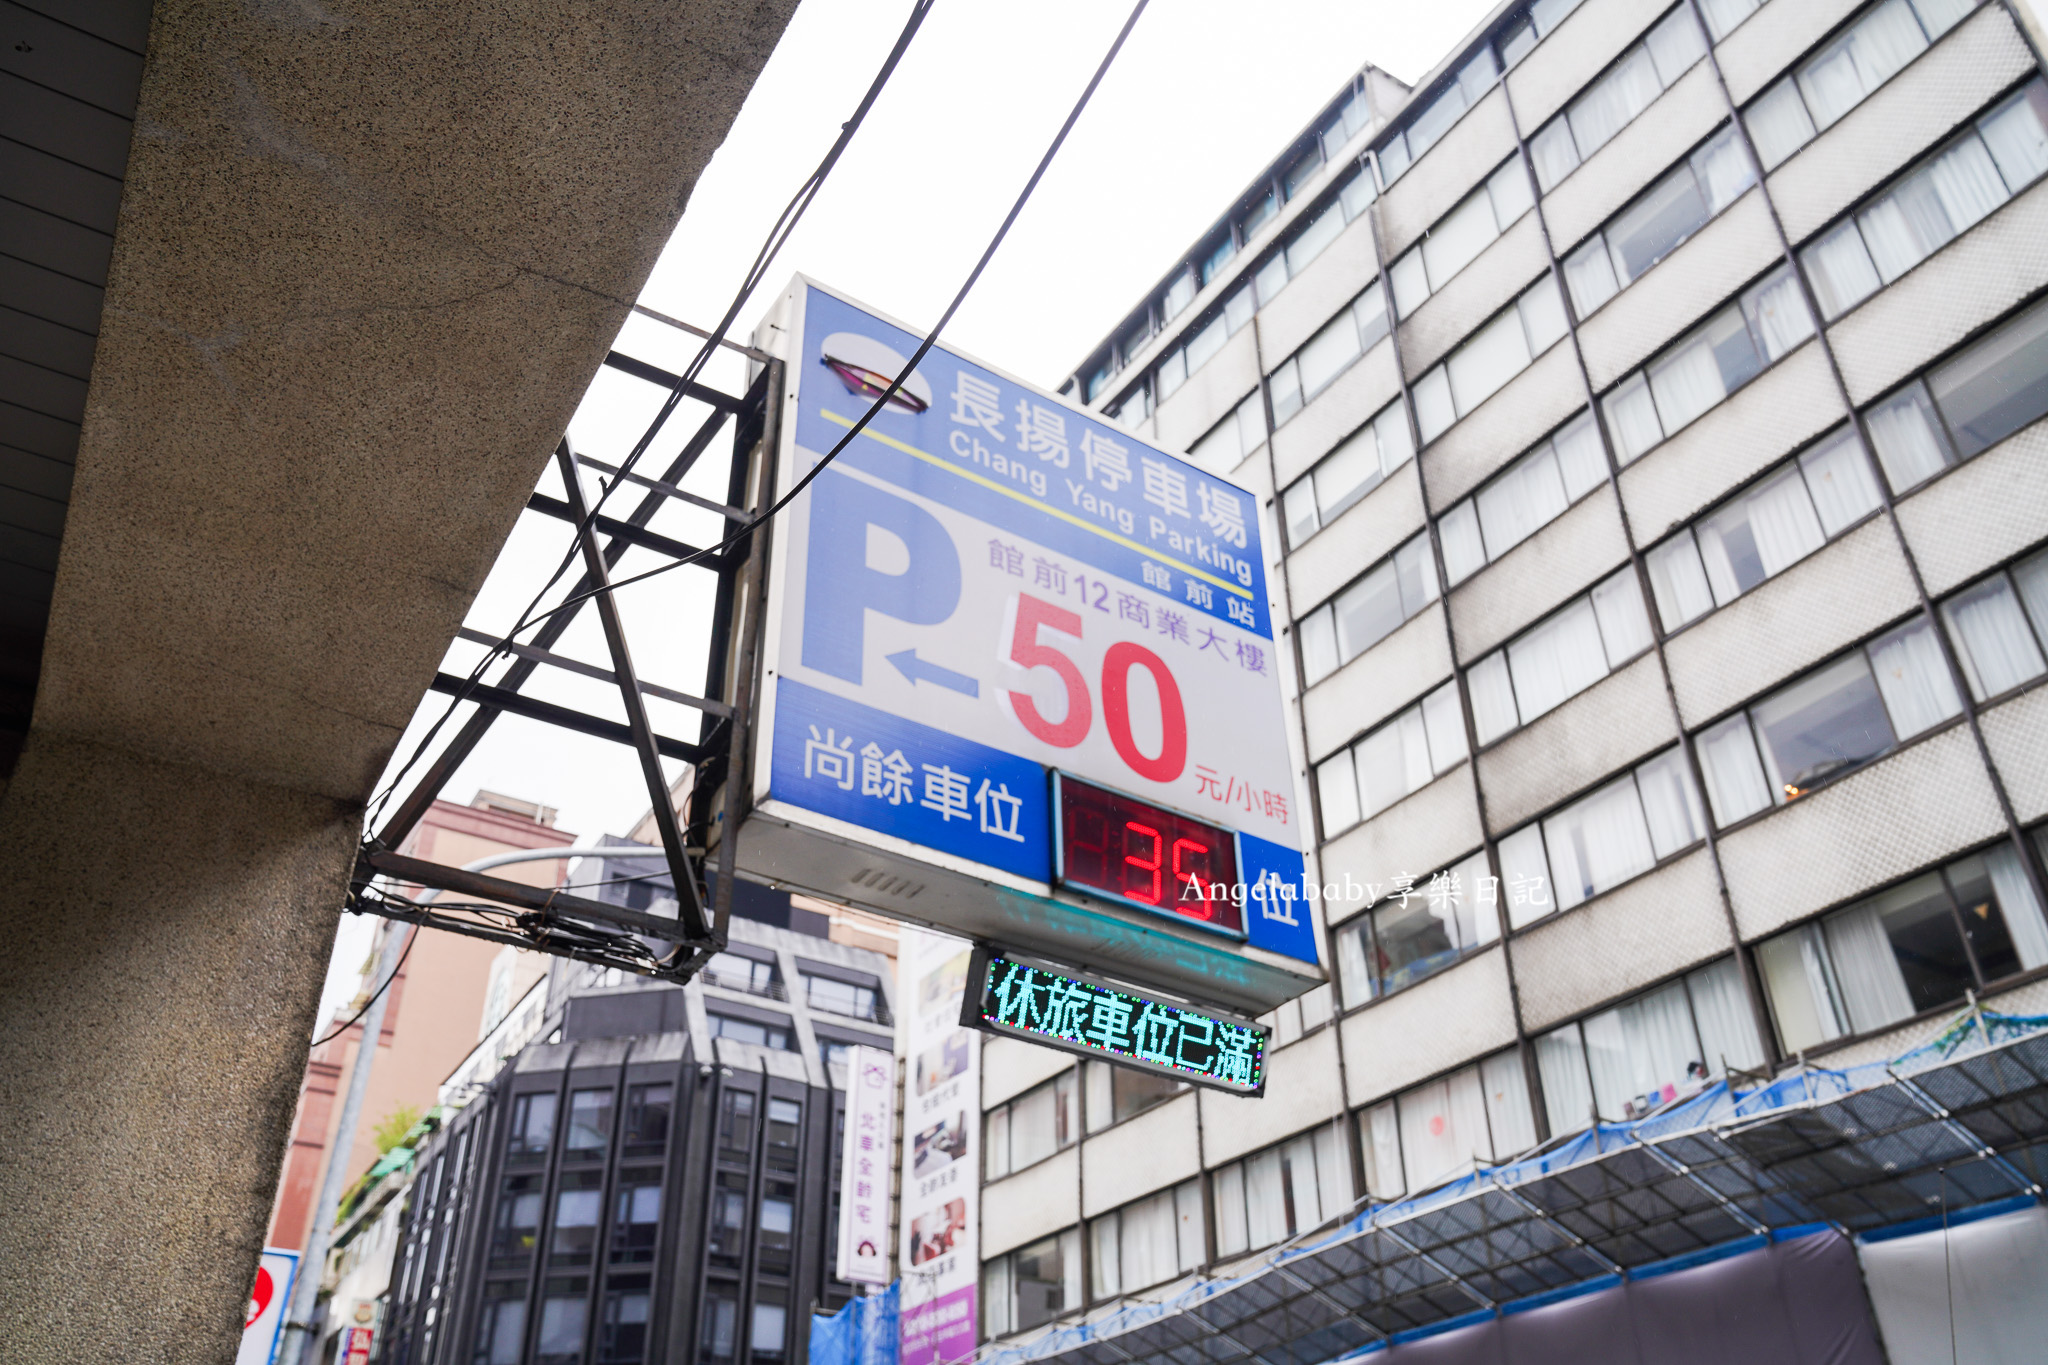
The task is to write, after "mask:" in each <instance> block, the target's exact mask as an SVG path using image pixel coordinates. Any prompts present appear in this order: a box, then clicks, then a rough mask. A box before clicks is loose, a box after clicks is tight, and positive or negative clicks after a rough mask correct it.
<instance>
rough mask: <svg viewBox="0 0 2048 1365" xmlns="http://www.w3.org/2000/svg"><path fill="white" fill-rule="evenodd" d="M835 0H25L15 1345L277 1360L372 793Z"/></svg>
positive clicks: (18, 218)
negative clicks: (746, 131)
mask: <svg viewBox="0 0 2048 1365" xmlns="http://www.w3.org/2000/svg"><path fill="white" fill-rule="evenodd" d="M792 8H793V3H792V0H733V2H732V3H718V2H717V0H669V2H668V3H660V2H658V0H626V3H621V4H616V5H608V6H596V7H586V6H579V5H568V4H560V3H552V2H550V0H494V2H493V3H484V4H438V5H431V6H419V5H413V4H401V3H397V2H396V0H263V3H248V4H229V3H225V2H224V0H162V3H159V4H157V5H156V6H155V7H154V10H153V11H152V9H151V7H150V6H149V5H148V4H147V3H145V2H143V0H92V2H91V3H84V2H82V0H79V2H74V3H65V4H57V3H54V0H21V2H20V3H6V4H4V5H0V20H4V22H5V25H6V30H5V41H4V43H0V165H4V166H5V167H6V168H7V169H5V171H4V172H0V181H4V182H5V186H4V188H0V195H4V197H5V199H6V201H7V202H6V205H5V208H6V212H5V213H4V214H0V262H4V265H5V268H4V269H0V308H5V309H8V310H10V311H8V312H5V313H0V319H6V320H5V321H0V454H4V459H0V599H4V601H0V629H4V631H5V632H6V638H5V640H4V642H0V652H4V654H5V656H6V660H7V663H8V665H9V667H7V668H0V691H4V692H5V695H4V697H0V727H9V736H10V737H9V740H8V743H7V745H6V746H5V747H7V748H9V749H12V748H13V747H14V746H15V745H16V744H18V745H19V757H18V761H17V762H16V763H15V764H14V766H13V768H12V772H11V775H10V776H9V778H8V781H7V785H6V790H5V794H4V797H0V878H4V884H5V886H6V888H7V893H8V894H7V895H6V897H5V898H4V901H0V943H4V948H0V1105H4V1111H5V1113H6V1116H7V1123H6V1135H5V1137H4V1139H0V1209H5V1210H6V1214H5V1217H4V1218H0V1265H5V1266H7V1267H8V1269H7V1272H6V1274H5V1275H0V1324H4V1328H5V1330H6V1331H7V1333H8V1337H9V1349H8V1352H7V1354H8V1355H9V1357H10V1358H11V1359H17V1360H24V1361H72V1360H77V1361H86V1360H91V1361H100V1360H107V1359H115V1358H121V1359H147V1360H166V1361H169V1360H224V1359H227V1358H228V1356H229V1355H230V1354H231V1353H232V1349H233V1341H234V1338H235V1336H236V1334H237V1332H238V1330H239V1325H240V1322H241V1312H242V1307H243V1302H244V1296H245V1294H246V1293H247V1290H248V1285H249V1282H250V1279H251V1277H252V1275H253V1273H254V1266H255V1260H256V1254H257V1250H258V1247H259V1244H260V1241H261V1238H262V1235H263V1227H264V1220H265V1217H266V1215H267V1212H268V1210H269V1206H270V1201H271V1194H272V1190H273V1188H274V1185H275V1182H276V1179H277V1173H278V1161H279V1156H280V1153H281V1151H282V1148H283V1144H284V1139H285V1134H286V1130H287V1127H288V1125H289V1123H290V1121H291V1109H292V1103H293V1099H294V1096H295V1094H296V1090H297V1084H298V1080H299V1076H300V1072H301V1069H302V1067H303V1065H304V1060H305V1048H306V1042H307V1039H308V1037H309V1029H310V1027H311V1023H312V1016H313V1011H314V1007H315V1003H316V1000H317V997H318V994H319V990H320V983H321V977H322V973H323V970H324V967H325V964H326V958H327V953H328V947H329V944H330V942H331V940H332V936H333V933H334V928H335V923H336V919H337V916H338V913H339V907H340V904H341V899H342V895H343V892H344V890H345V888H346V885H347V879H348V872H349V869H350V866H351V863H352V860H353V857H354V853H355V847H356V842H357V839H358V836H359V834H360V827H361V826H360V822H361V811H362V807H363V803H364V801H365V799H366V798H367V797H368V795H369V794H370V789H371V785H372V783H373V782H374V780H375V779H376V776H377V774H378V773H379V771H380V769H381V768H382V766H383V764H384V763H385V761H386V759H387V758H388V756H389V754H390V753H391V750H392V748H393V746H394V744H395V743H396V741H397V738H398V736H399V734H400V732H401V730H402V729H403V727H404V726H405V724H406V722H407V720H408V719H409V717H410V716H411V714H412V712H413V709H414V707H415V705H416V703H417V702H418V700H419V698H420V696H421V694H422V692H423V691H424V690H425V688H426V685H427V682H428V680H429V679H430V678H431V677H432V675H433V673H434V670H435V667H436V665H437V663H438V662H439V660H440V658H441V656H442V653H443V650H444V648H445V646H446V645H447V643H448V641H449V639H450V638H451V636H452V635H453V634H454V632H455V629H456V627H457V626H458V624H459V623H460V621H461V619H462V617H463V614H464V612H465V610H466V609H467V607H468V606H469V603H470V601H471V598H472V597H473V596H474V594H475V592H476V591H477V589H478V587H479V586H480V585H481V583H482V582H483V579H484V576H485V574H486V572H487V571H488V570H489V568H490V566H491V564H492V561H493V559H494V557H495V556H496V554H497V551H498V548H499V546H500V544H501V543H502V542H503V540H504V538H505V536H506V535H507V534H508V532H509V531H510V528H511V526H512V524H513V522H514V520H515V518H516V517H517V515H518V512H519V509H520V508H521V506H523V505H524V503H525V501H526V497H527V494H528V493H529V492H530V490H531V489H532V488H533V486H534V483H535V481H536V479H537V478H538V476H539V474H540V471H541V469H542V466H543V465H544V463H545V462H546V460H547V459H548V457H549V453H550V451H551V449H552V448H553V446H554V444H555V442H556V440H557V438H558V437H559V435H560V433H561V431H562V429H563V427H564V426H565V424H566V423H567V421H568V418H569V416H570V414H571V412H572V411H573V410H574V408H575V406H576V403H577V401H578V399H579V398H580V396H581V395H582V393H583V390H584V388H585V386H586V384H587V383H588V381H589V379H590V377H591V375H592V374H593V373H594V372H595V371H596V369H597V367H598V364H599V362H600V361H601V359H602V358H603V356H604V354H605V351H606V348H607V346H608V344H609V343H610V341H611V339H612V338H613V336H614V335H615V334H616V333H617V331H618V329H619V326H620V324H621V322H622V320H623V319H624V317H625V316H626V313H627V311H628V309H629V307H630V304H631V301H632V299H633V298H634V296H635V294H636V293H637V292H638V290H639V289H640V287H641V285H642V283H643V282H644V280H645V279H646V277H647V274H648V272H649V271H650V270H651V268H652V267H653V264H654V261H655V258H656V256H657V254H658V253H659V251H660V250H661V248H662V246H663V244H664V243H665V242H666V241H667V239H668V237H669V234H670V232H671V230H672V229H673V227H674V225H675V223H676V220H677V218H678V217H679V216H680V214H681V212H682V209H683V205H684V203H685V202H686V201H687V199H688V196H689V193H690V189H691V186H692V185H693V184H694V182H695V180H696V177H697V175H698V174H699V173H700V172H701V170H702V169H703V167H704V165H705V163H706V162H707V161H708V160H709V158H710V156H711V154H712V152H713V151H714V150H715V149H716V147H717V146H718V144H719V142H720V140H721V139H722V138H723V136H724V134H725V132H726V129H727V128H728V127H729V125H730V123H731V120H732V118H733V116H734V114H735V113H736V111H737V110H738V108H739V105H740V102H741V100H742V99H743V98H744V97H745V95H746V93H747V91H748V89H749V88H750V86H751V85H752V83H753V81H754V78H755V76H756V75H757V74H758V72H759V70H760V68H761V66H762V65H763V63H764V62H765V61H766V60H767V57H768V54H769V52H770V50H771V49H772V47H773V46H774V44H775V42H776V40H777V38H778V37H779V36H780V34H781V32H782V29H783V26H784V24H785V23H786V21H787V19H788V16H789V12H790V10H791V9H792ZM10 689H11V690H10Z"/></svg>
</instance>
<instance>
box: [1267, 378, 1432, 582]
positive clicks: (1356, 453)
mask: <svg viewBox="0 0 2048 1365" xmlns="http://www.w3.org/2000/svg"><path fill="white" fill-rule="evenodd" d="M1413 458H1415V438H1414V436H1412V435H1411V434H1409V431H1408V414H1407V412H1406V411H1405V410H1404V409H1403V408H1402V407H1401V400H1400V399H1398V398H1396V399H1395V400H1394V401H1393V402H1391V403H1389V404H1387V406H1386V407H1384V408H1381V409H1380V411H1379V413H1378V415H1377V416H1375V417H1374V418H1373V419H1372V420H1371V421H1369V422H1367V423H1366V424H1365V425H1364V426H1362V427H1360V428H1359V429H1358V430H1357V431H1355V432H1353V433H1352V434H1351V435H1350V436H1349V437H1348V438H1346V439H1345V441H1344V443H1343V444H1342V445H1340V446H1338V447H1337V448H1336V449H1335V450H1333V451H1331V452H1330V453H1329V454H1328V455H1325V456H1323V458H1322V459H1320V460H1318V461H1317V462H1316V466H1315V468H1313V469H1311V470H1310V471H1309V472H1308V473H1306V474H1304V475H1302V476H1301V477H1300V478H1299V479H1296V480H1295V481H1294V482H1293V483H1292V484H1291V485H1289V487H1288V489H1287V492H1286V493H1285V494H1283V495H1282V496H1281V499H1280V511H1281V514H1282V515H1283V516H1285V517H1286V519H1287V543H1288V546H1289V547H1290V548H1293V549H1298V548H1300V546H1301V544H1302V542H1304V541H1306V540H1307V539H1308V538H1309V537H1310V536H1312V535H1314V534H1315V533H1316V532H1317V531H1319V530H1321V529H1322V528H1323V527H1325V526H1328V525H1329V524H1330V523H1331V522H1333V521H1335V520H1336V519H1337V518H1338V517H1341V516H1343V515H1344V513H1346V512H1348V511H1350V510H1351V509H1352V508H1353V507H1355V506H1357V505H1358V503H1359V502H1360V501H1361V500H1363V499H1364V497H1365V495H1366V494H1368V493H1370V492H1372V490H1373V489H1375V488H1378V487H1379V486H1380V485H1381V484H1382V483H1384V482H1385V481H1386V480H1387V479H1388V478H1389V477H1390V476H1392V474H1393V472H1394V471H1395V470H1397V469H1399V468H1400V467H1401V466H1402V465H1404V464H1406V463H1408V461H1410V460H1411V459H1413Z"/></svg>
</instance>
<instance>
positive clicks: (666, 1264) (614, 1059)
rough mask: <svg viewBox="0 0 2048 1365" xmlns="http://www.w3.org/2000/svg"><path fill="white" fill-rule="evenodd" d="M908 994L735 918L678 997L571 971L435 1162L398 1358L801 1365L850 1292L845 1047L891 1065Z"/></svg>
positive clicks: (831, 948) (446, 1131)
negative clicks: (814, 1312) (844, 1232)
mask: <svg viewBox="0 0 2048 1365" xmlns="http://www.w3.org/2000/svg"><path fill="white" fill-rule="evenodd" d="M600 880H607V881H608V880H610V879H609V878H600ZM622 885H625V886H632V885H634V884H633V883H622ZM611 889H615V888H607V890H611ZM771 908H772V907H771ZM782 911H783V918H785V919H786V918H788V913H789V912H788V907H787V905H786V898H785V904H784V905H783V906H782ZM798 913H801V912H798ZM820 918H821V917H820ZM893 989H894V963H893V962H892V961H891V960H890V959H889V958H887V957H884V956H882V955H880V954H877V953H871V952H866V951H864V950H862V949H858V948H853V947H848V946H845V945H842V944H838V943H833V942H830V941H829V940H827V939H825V938H824V937H822V936H812V935H808V934H804V933H801V932H792V931H789V930H783V929H778V928H773V927H769V926H767V925H763V924H761V923H759V922H757V921H754V920H747V919H738V918H735V919H734V920H733V922H732V942H731V943H730V944H729V945H728V947H727V949H726V951H725V952H723V953H721V954H719V955H718V956H717V957H715V958H713V959H712V962H711V964H710V966H709V967H708V968H707V969H706V970H705V971H704V972H702V973H701V974H700V975H699V977H698V978H697V979H696V980H694V981H692V982H690V983H689V984H688V985H686V986H683V987H674V986H666V985H659V984H654V983H648V982H645V981H643V980H642V979H641V978H637V977H623V978H621V976H620V974H619V973H617V972H616V971H606V970H604V969H597V968H590V967H586V966H583V965H581V964H573V963H568V962H565V961H561V960H557V962H556V965H555V968H554V970H553V974H552V975H551V978H550V981H549V991H550V1000H549V1017H548V1019H547V1021H546V1022H545V1023H544V1024H543V1026H542V1032H541V1034H540V1037H539V1038H538V1039H537V1040H536V1041H534V1042H532V1043H530V1044H528V1045H527V1046H526V1047H525V1048H524V1049H523V1050H522V1051H521V1052H520V1053H518V1054H517V1055H516V1056H515V1057H513V1058H512V1059H511V1060H510V1061H509V1062H508V1063H507V1064H506V1066H505V1067H504V1069H503V1070H502V1071H501V1072H500V1073H499V1074H498V1075H497V1076H496V1077H495V1078H494V1079H492V1080H490V1081H489V1082H488V1083H487V1084H485V1085H483V1086H482V1087H481V1088H480V1090H479V1091H478V1093H476V1094H475V1096H474V1097H473V1098H471V1099H469V1101H468V1102H467V1103H466V1104H464V1105H463V1106H462V1107H461V1108H460V1109H459V1110H457V1111H456V1112H455V1113H454V1114H453V1115H452V1116H451V1117H450V1118H449V1119H448V1121H447V1122H446V1123H445V1124H444V1125H443V1126H442V1128H441V1130H440V1132H439V1133H438V1134H437V1135H436V1136H435V1138H434V1140H433V1142H432V1143H431V1144H430V1145H429V1146H428V1147H427V1148H426V1149H424V1150H423V1151H422V1152H421V1153H420V1154H419V1158H418V1166H417V1170H418V1172H419V1175H418V1179H417V1181H416V1183H415V1185H414V1189H413V1193H412V1202H411V1206H410V1208H409V1209H408V1210H407V1215H406V1222H405V1227H404V1230H403V1233H402V1235H401V1240H400V1243H399V1246H398V1249H397V1252H396V1256H395V1260H394V1264H393V1274H392V1283H391V1289H390V1293H389V1301H388V1304H387V1306H386V1317H385V1323H386V1327H385V1331H384V1332H383V1333H382V1334H380V1335H382V1336H383V1338H384V1339H385V1342H386V1345H385V1347H384V1352H385V1353H384V1355H383V1357H382V1358H383V1359H385V1360H388V1361H391V1362H394V1365H528V1363H529V1362H531V1363H532V1365H656V1362H691V1365H798V1362H800V1361H801V1360H802V1359H803V1354H802V1352H803V1332H804V1324H805V1321H806V1318H805V1315H806V1314H807V1313H808V1312H810V1311H811V1308H812V1306H813V1305H814V1304H816V1305H819V1306H821V1307H823V1308H825V1309H828V1310H830V1309H836V1308H838V1307H839V1306H840V1305H841V1304H843V1303H845V1302H846V1301H847V1300H848V1299H850V1298H851V1297H852V1296H853V1294H854V1289H853V1287H852V1286H851V1285H848V1284H846V1283H844V1282H843V1281H841V1280H839V1279H838V1278H836V1276H835V1274H834V1266H833V1256H834V1232H835V1229H836V1228H837V1225H838V1210H839V1188H838V1185H839V1150H840V1143H841V1140H842V1137H843V1128H844V1122H845V1083H846V1065H845V1062H844V1059H843V1051H844V1049H845V1048H847V1047H849V1046H852V1045H854V1044H860V1043H865V1044H867V1045H869V1046H874V1047H880V1048H883V1049H885V1050H893V1038H892V1037H891V1034H890V1032H889V1030H888V1028H887V1022H888V1020H889V1018H890V1001H891V996H892V992H893ZM878 1024H879V1025H880V1026H879V1027H878Z"/></svg>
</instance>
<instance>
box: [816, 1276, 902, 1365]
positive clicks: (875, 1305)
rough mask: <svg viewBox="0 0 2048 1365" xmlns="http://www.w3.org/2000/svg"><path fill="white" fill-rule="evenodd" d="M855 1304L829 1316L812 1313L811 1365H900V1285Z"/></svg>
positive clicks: (858, 1300)
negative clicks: (897, 1328) (897, 1332)
mask: <svg viewBox="0 0 2048 1365" xmlns="http://www.w3.org/2000/svg"><path fill="white" fill-rule="evenodd" d="M901 1283H902V1281H900V1280H899V1281H897V1282H896V1284H892V1285H890V1286H889V1287H888V1288H887V1289H885V1290H883V1291H882V1292H881V1293H879V1294H875V1295H871V1296H869V1297H867V1298H863V1299H855V1300H854V1301H853V1302H851V1303H849V1304H847V1305H846V1307H844V1308H842V1309H840V1310H839V1311H838V1312H837V1313H834V1314H832V1315H830V1316H829V1317H828V1316H826V1315H825V1314H823V1313H813V1314H811V1346H810V1351H809V1359H810V1365H896V1301H897V1291H898V1286H899V1285H900V1284H901Z"/></svg>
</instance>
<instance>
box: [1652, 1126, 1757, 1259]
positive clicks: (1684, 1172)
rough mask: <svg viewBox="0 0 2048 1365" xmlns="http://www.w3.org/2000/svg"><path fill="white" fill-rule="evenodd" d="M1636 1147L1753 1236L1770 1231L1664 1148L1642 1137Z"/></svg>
mask: <svg viewBox="0 0 2048 1365" xmlns="http://www.w3.org/2000/svg"><path fill="white" fill-rule="evenodd" d="M1635 1145H1636V1146H1637V1147H1638V1148H1639V1149H1641V1150H1642V1151H1643V1152H1644V1153H1645V1154H1647V1155H1648V1156H1649V1158H1650V1160H1652V1161H1654V1162H1656V1163H1657V1164H1658V1165H1659V1166H1662V1167H1663V1168H1664V1169H1665V1170H1667V1171H1669V1172H1671V1173H1672V1174H1673V1175H1675V1176H1677V1177H1678V1178H1679V1179H1681V1180H1683V1181H1685V1182H1686V1183H1687V1184H1689V1185H1691V1186H1692V1187H1693V1188H1695V1189H1697V1190H1698V1191H1699V1192H1700V1193H1702V1194H1704V1195H1706V1196H1707V1198H1709V1199H1711V1200H1713V1201H1714V1202H1715V1203H1716V1204H1719V1205H1720V1206H1721V1210H1722V1212H1724V1213H1726V1214H1727V1215H1728V1216H1729V1217H1730V1218H1733V1219H1734V1220H1735V1221H1736V1222H1738V1223H1740V1224H1742V1226H1744V1227H1746V1228H1748V1229H1749V1230H1750V1232H1751V1234H1753V1235H1755V1236H1758V1237H1761V1236H1763V1235H1764V1234H1765V1233H1767V1232H1769V1231H1770V1229H1769V1228H1767V1227H1765V1226H1764V1225H1763V1224H1762V1223H1760V1222H1758V1221H1757V1220H1756V1219H1755V1218H1753V1217H1751V1216H1750V1215H1749V1214H1748V1213H1745V1212H1744V1211H1743V1209H1742V1207H1741V1206H1740V1205H1739V1204H1737V1203H1736V1202H1735V1201H1734V1200H1732V1199H1730V1198H1729V1197H1728V1196H1727V1195H1725V1194H1723V1193H1721V1192H1720V1191H1719V1190H1717V1189H1715V1188H1714V1187H1713V1186H1712V1185H1709V1184H1708V1183H1707V1182H1706V1180H1705V1179H1703V1178H1702V1177H1701V1176H1700V1174H1699V1172H1697V1171H1695V1170H1694V1169H1693V1168H1692V1167H1690V1166H1688V1165H1686V1164H1685V1163H1684V1162H1683V1161H1680V1160H1679V1159H1678V1158H1677V1157H1675V1156H1673V1155H1671V1154H1670V1153H1669V1152H1666V1151H1664V1150H1663V1149H1662V1148H1659V1147H1656V1146H1653V1145H1652V1144H1650V1143H1647V1142H1645V1141H1643V1140H1642V1139H1641V1138H1640V1137H1638V1138H1636V1139H1635Z"/></svg>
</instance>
